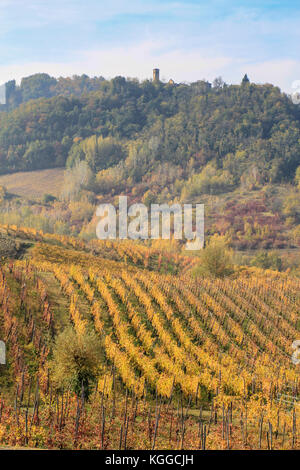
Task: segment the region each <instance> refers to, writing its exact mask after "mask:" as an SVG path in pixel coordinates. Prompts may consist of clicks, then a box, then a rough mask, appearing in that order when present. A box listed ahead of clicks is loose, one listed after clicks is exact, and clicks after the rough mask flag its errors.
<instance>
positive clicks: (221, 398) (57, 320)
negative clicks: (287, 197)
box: [0, 226, 300, 449]
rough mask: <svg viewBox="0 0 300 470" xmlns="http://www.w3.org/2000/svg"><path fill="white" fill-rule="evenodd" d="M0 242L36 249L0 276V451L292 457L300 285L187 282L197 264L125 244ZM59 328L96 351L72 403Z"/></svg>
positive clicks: (268, 277)
mask: <svg viewBox="0 0 300 470" xmlns="http://www.w3.org/2000/svg"><path fill="white" fill-rule="evenodd" d="M1 233H2V234H5V235H6V236H9V237H14V238H15V239H17V240H19V241H22V240H24V241H27V242H30V244H31V245H32V246H31V248H30V250H29V251H28V252H27V255H26V257H25V259H22V260H15V261H8V262H3V264H2V267H1V272H0V305H1V314H0V315H1V316H0V337H1V338H3V339H4V340H5V341H6V342H7V346H8V364H7V366H5V367H4V366H2V370H1V376H0V396H1V404H0V410H1V411H0V445H10V446H11V445H16V446H29V447H42V448H61V449H70V448H76V449H77V448H78V449H79V448H80V449H164V448H169V449H292V448H294V449H296V448H299V444H300V441H299V418H300V413H299V404H298V403H299V401H298V400H299V397H300V390H299V368H297V366H295V365H294V364H293V363H292V361H291V354H292V349H291V345H292V342H293V341H294V340H295V339H299V336H300V333H299V330H300V323H299V309H300V281H299V279H296V278H292V277H289V276H288V275H287V274H280V273H277V272H274V271H262V270H259V269H255V268H251V269H250V268H248V269H246V268H245V269H240V270H239V271H238V272H236V273H235V275H234V276H233V277H232V278H230V279H221V280H210V279H194V278H193V277H192V276H191V275H190V269H191V267H192V266H193V265H194V263H195V259H194V258H193V259H191V258H188V257H185V256H181V255H179V254H177V253H167V252H164V251H159V250H154V249H150V248H146V247H144V246H143V245H139V244H135V243H133V242H110V241H109V242H104V241H103V242H102V241H101V242H100V241H96V242H92V243H90V244H86V243H83V242H81V241H79V240H76V239H71V238H68V237H65V236H56V235H45V234H43V233H42V232H38V231H35V230H32V229H31V230H30V229H20V228H17V227H15V226H10V227H9V226H2V227H1ZM68 327H71V328H72V331H73V334H74V335H75V336H74V338H77V339H78V341H79V344H82V345H83V344H84V343H83V339H82V338H84V335H85V334H87V333H88V332H89V333H91V334H93V335H95V336H96V338H97V342H98V344H99V348H100V358H101V359H100V362H99V365H98V367H97V371H96V375H95V377H94V380H92V381H90V383H89V384H88V383H87V382H85V381H84V380H83V379H81V387H80V388H79V391H78V390H77V392H76V388H75V389H74V388H72V386H71V385H70V384H69V385H64V384H57V379H55V378H53V377H52V375H53V373H52V368H51V367H52V365H51V358H52V354H53V348H54V346H55V341H56V338H57V336H58V335H59V333H60V332H61V331H63V330H65V329H66V328H68ZM81 340H82V342H81ZM76 341H77V340H76ZM80 342H81V343H80ZM70 347H71V346H70ZM82 347H83V346H82ZM83 349H84V347H83ZM55 380H56V381H55ZM87 390H88V391H89V394H87Z"/></svg>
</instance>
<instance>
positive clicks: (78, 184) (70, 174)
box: [61, 161, 93, 200]
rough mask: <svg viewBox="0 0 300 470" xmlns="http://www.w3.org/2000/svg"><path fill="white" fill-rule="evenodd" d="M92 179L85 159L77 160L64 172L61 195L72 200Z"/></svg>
mask: <svg viewBox="0 0 300 470" xmlns="http://www.w3.org/2000/svg"><path fill="white" fill-rule="evenodd" d="M92 181H93V173H92V171H91V169H90V167H89V166H88V164H87V162H85V161H78V162H77V163H76V164H75V165H74V166H73V168H70V169H67V170H66V171H65V173H64V186H63V190H62V194H61V197H62V199H65V200H72V199H74V198H76V196H77V195H78V194H79V193H80V191H81V190H82V189H83V188H88V187H89V185H90V184H92Z"/></svg>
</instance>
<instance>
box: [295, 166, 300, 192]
mask: <svg viewBox="0 0 300 470" xmlns="http://www.w3.org/2000/svg"><path fill="white" fill-rule="evenodd" d="M295 181H296V184H297V186H298V188H299V189H300V166H298V168H297V171H296V176H295Z"/></svg>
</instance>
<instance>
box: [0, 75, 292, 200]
mask: <svg viewBox="0 0 300 470" xmlns="http://www.w3.org/2000/svg"><path fill="white" fill-rule="evenodd" d="M29 78H30V77H29ZM49 79H50V78H49ZM31 80H32V81H33V82H34V81H36V82H38V81H39V80H42V79H41V78H39V76H37V77H35V78H34V77H33V78H31ZM24 82H25V79H24ZM29 82H30V80H29ZM42 82H43V80H42ZM70 83H72V84H73V85H74V87H75V84H76V83H77V82H76V79H74V80H73V82H72V81H70ZM37 95H38V97H39V99H30V100H29V101H26V100H25V102H24V103H22V104H20V105H19V106H17V107H16V108H15V109H14V110H11V111H9V112H5V111H3V112H1V113H0V171H1V172H2V173H4V172H8V171H16V170H35V169H46V168H53V167H57V166H63V165H64V164H65V163H66V161H67V164H68V166H73V165H74V163H75V162H76V161H78V160H85V161H86V162H87V163H88V164H89V166H90V168H91V170H92V171H93V172H96V173H98V172H99V171H101V170H105V169H107V168H110V167H111V168H114V167H116V165H118V164H119V165H118V167H117V168H116V170H117V171H118V172H119V173H121V175H122V181H123V185H125V184H127V185H131V186H132V185H134V184H137V183H139V182H140V181H142V180H143V178H144V177H147V178H148V179H150V178H149V177H150V175H155V174H157V172H158V168H159V167H160V166H161V165H166V166H167V167H170V168H168V170H169V171H168V173H169V175H170V176H169V177H170V179H171V181H170V183H171V184H173V185H174V184H175V182H176V179H178V178H181V179H184V180H186V179H189V178H190V177H191V176H192V175H195V178H194V180H193V181H192V183H193V184H192V189H193V190H192V193H191V195H193V194H194V195H195V194H197V192H198V193H199V191H200V192H207V191H208V192H212V193H215V192H222V191H224V189H225V190H228V189H231V188H234V187H236V186H237V185H239V184H240V183H241V182H243V181H245V179H247V178H248V179H249V178H252V179H254V180H255V182H257V183H258V182H266V181H284V180H288V181H292V180H293V178H294V176H295V171H296V169H297V167H298V166H299V164H300V161H299V154H300V153H299V132H300V111H299V107H298V106H297V105H295V104H293V103H292V101H291V100H290V99H289V98H288V97H287V96H286V95H285V94H283V93H281V92H280V90H279V89H278V88H276V87H274V86H272V85H255V84H252V83H249V82H244V81H243V83H242V84H241V85H240V86H236V85H226V84H224V83H223V82H220V81H218V82H217V83H215V86H214V87H212V86H211V84H210V83H208V82H205V81H198V82H195V83H192V84H190V85H185V84H164V83H161V82H160V83H154V82H150V81H145V82H142V83H139V82H137V81H135V80H125V79H124V78H122V77H116V78H114V79H112V80H110V81H107V80H103V79H101V80H99V81H98V82H97V86H96V88H95V89H93V91H90V90H89V87H87V89H86V88H84V87H83V89H82V93H72V94H70V95H69V94H68V93H64V92H63V91H62V92H61V93H58V94H57V96H51V93H50V96H49V94H48V93H46V92H45V88H44V87H43V86H42V85H41V86H40V91H39V92H36V94H34V93H33V94H30V93H29V94H28V97H30V98H32V97H37ZM26 96H27V95H26ZM108 137H110V138H111V139H113V140H109V141H107V142H106V141H104V142H103V139H106V138H108ZM95 139H96V140H95ZM97 139H98V140H97ZM99 139H100V140H99ZM108 144H109V145H110V146H111V147H110V148H108ZM137 163H138V165H137ZM209 163H210V164H211V165H210V166H209V168H208V169H206V175H207V172H208V176H209V177H210V179H211V180H212V181H211V182H210V184H208V186H209V187H207V184H206V186H205V185H202V188H201V184H200V183H201V182H199V181H198V177H199V175H200V174H201V171H202V170H203V169H205V168H206V166H207V164H209ZM109 179H110V175H107V180H108V183H109ZM119 179H120V178H119ZM101 182H102V180H101ZM130 182H131V183H130ZM117 184H119V182H117ZM173 191H175V188H174V190H173Z"/></svg>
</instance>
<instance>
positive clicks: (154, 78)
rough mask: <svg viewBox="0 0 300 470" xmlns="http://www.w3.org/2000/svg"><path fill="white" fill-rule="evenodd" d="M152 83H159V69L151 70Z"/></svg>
mask: <svg viewBox="0 0 300 470" xmlns="http://www.w3.org/2000/svg"><path fill="white" fill-rule="evenodd" d="M153 81H154V82H156V83H158V82H159V69H153Z"/></svg>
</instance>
